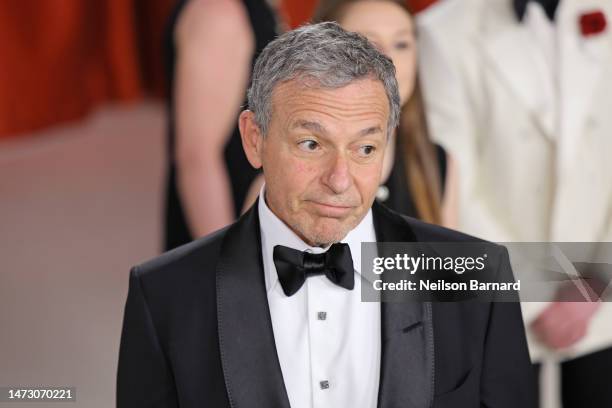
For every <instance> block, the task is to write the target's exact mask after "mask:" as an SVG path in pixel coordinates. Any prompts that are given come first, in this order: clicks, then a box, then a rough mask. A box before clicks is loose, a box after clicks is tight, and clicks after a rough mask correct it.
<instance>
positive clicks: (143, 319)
mask: <svg viewBox="0 0 612 408" xmlns="http://www.w3.org/2000/svg"><path fill="white" fill-rule="evenodd" d="M177 406H178V402H177V398H176V390H175V386H174V380H173V378H172V373H171V371H170V368H169V364H168V361H167V359H166V357H165V355H164V352H163V350H162V347H161V345H160V342H159V339H158V336H157V333H156V330H155V326H154V323H153V318H152V316H151V312H150V310H149V306H148V305H147V300H146V297H145V294H144V291H143V288H142V284H141V279H140V277H139V271H138V269H137V268H133V269H132V271H131V272H130V285H129V291H128V297H127V302H126V305H125V314H124V319H123V329H122V333H121V344H120V346H119V365H118V370H117V408H139V407H142V408H144V407H150V408H153V407H165V408H169V407H177Z"/></svg>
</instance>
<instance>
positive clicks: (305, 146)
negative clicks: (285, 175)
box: [298, 140, 319, 152]
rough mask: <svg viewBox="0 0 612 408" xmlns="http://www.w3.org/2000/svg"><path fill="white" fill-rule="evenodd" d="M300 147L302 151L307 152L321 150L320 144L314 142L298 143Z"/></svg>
mask: <svg viewBox="0 0 612 408" xmlns="http://www.w3.org/2000/svg"><path fill="white" fill-rule="evenodd" d="M298 146H299V147H300V149H302V150H304V151H306V152H314V151H316V150H317V149H318V148H319V144H318V143H317V142H315V141H314V140H304V141H302V142H300V143H298Z"/></svg>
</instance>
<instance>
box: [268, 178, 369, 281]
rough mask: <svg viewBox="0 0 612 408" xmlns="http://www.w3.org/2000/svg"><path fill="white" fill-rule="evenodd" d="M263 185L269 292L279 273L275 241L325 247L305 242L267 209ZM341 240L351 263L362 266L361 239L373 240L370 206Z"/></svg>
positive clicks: (304, 247) (306, 248)
mask: <svg viewBox="0 0 612 408" xmlns="http://www.w3.org/2000/svg"><path fill="white" fill-rule="evenodd" d="M265 187H266V186H265V185H264V186H262V188H261V190H260V192H259V202H258V208H257V210H258V212H259V225H260V230H261V246H262V257H263V262H264V274H265V281H266V290H267V291H268V292H269V291H270V290H272V289H274V288H275V287H276V285H277V283H278V275H277V273H276V267H275V266H274V258H273V251H274V247H275V246H276V245H284V246H287V247H290V248H293V249H297V250H299V251H311V252H313V253H322V252H325V251H326V250H327V248H319V247H312V246H310V245H308V244H307V243H305V242H304V241H303V240H302V239H301V238H300V237H298V236H297V235H296V234H295V232H293V231H292V230H291V229H290V228H289V227H288V226H287V225H286V224H285V223H284V222H283V221H281V220H280V218H278V217H277V216H276V214H274V213H273V212H272V210H270V208H269V207H268V205H267V204H266V200H265ZM340 242H344V243H347V244H348V245H349V247H350V248H351V256H352V258H353V267H354V268H355V272H357V273H360V270H361V243H362V242H376V233H375V231H374V221H373V218H372V209H369V210H368V212H367V213H366V215H365V217H363V219H362V220H361V222H360V223H359V224H358V225H357V226H356V227H355V228H354V229H352V230H351V231H349V233H348V234H347V235H346V237H344V238H343V239H342V240H341V241H340Z"/></svg>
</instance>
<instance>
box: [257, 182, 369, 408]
mask: <svg viewBox="0 0 612 408" xmlns="http://www.w3.org/2000/svg"><path fill="white" fill-rule="evenodd" d="M264 188H265V186H264ZM264 188H262V190H261V192H260V195H259V207H258V211H259V223H260V226H261V246H262V254H263V264H264V274H265V283H266V290H267V295H268V304H269V306H270V315H271V319H272V328H273V330H274V341H275V343H276V351H277V354H278V359H279V362H280V366H281V370H282V373H283V380H284V382H285V388H286V390H287V395H288V397H289V402H290V404H291V407H292V408H314V407H326V408H327V407H352V408H353V407H354V408H359V407H363V408H374V407H376V405H377V399H378V382H379V373H380V343H381V340H380V339H381V328H380V303H379V302H371V303H368V302H361V284H362V283H361V279H362V278H361V275H360V273H359V270H360V267H361V242H375V241H376V234H375V232H374V224H373V220H372V211H371V210H370V211H369V212H368V213H367V215H366V216H365V217H364V219H363V220H362V221H361V223H360V224H359V225H357V227H355V229H353V230H352V231H350V232H349V233H348V235H347V236H346V237H345V238H344V239H343V240H342V241H341V242H345V243H347V244H348V245H349V247H350V249H351V255H352V258H353V265H354V268H355V287H354V288H353V290H347V289H345V288H343V287H340V286H337V285H336V284H334V283H332V282H331V281H329V279H328V278H327V277H326V276H325V275H319V276H312V277H309V278H308V279H306V282H305V283H304V285H303V286H302V287H301V288H300V290H299V291H298V292H297V293H295V294H294V295H293V296H289V297H288V296H286V295H285V293H284V292H283V289H282V287H281V284H280V282H279V280H278V275H277V272H276V267H275V266H274V260H273V256H272V254H273V250H274V246H276V245H284V246H287V247H291V248H294V249H297V250H300V251H312V252H313V253H321V252H325V251H326V249H323V248H317V247H311V246H309V245H308V244H306V243H305V242H303V241H302V240H301V239H300V238H299V237H298V236H297V235H296V234H295V233H294V232H293V231H292V230H291V229H290V228H289V227H287V225H285V224H284V223H283V222H282V221H281V220H280V219H279V218H278V217H277V216H276V215H275V214H274V213H273V212H272V211H271V210H270V209H269V208H268V206H267V204H266V202H265V200H264V194H263V192H264Z"/></svg>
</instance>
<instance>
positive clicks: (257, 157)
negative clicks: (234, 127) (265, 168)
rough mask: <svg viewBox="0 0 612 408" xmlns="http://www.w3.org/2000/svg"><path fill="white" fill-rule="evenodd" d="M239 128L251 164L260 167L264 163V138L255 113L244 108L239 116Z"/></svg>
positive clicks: (243, 146)
mask: <svg viewBox="0 0 612 408" xmlns="http://www.w3.org/2000/svg"><path fill="white" fill-rule="evenodd" d="M238 128H239V129H240V138H241V139H242V148H243V149H244V153H245V154H246V157H247V159H248V160H249V163H251V166H253V167H254V168H256V169H258V168H260V167H261V166H262V164H263V157H262V156H263V142H264V140H263V138H264V136H263V135H262V134H261V130H260V129H259V126H258V125H257V123H256V122H255V114H254V113H253V112H251V111H250V110H243V111H242V113H240V117H239V118H238Z"/></svg>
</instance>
